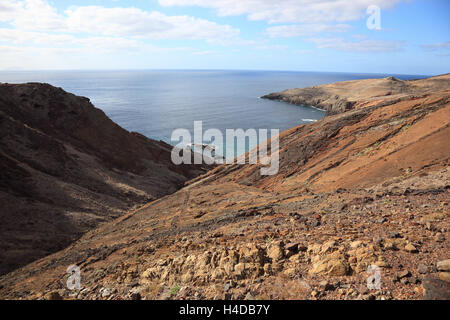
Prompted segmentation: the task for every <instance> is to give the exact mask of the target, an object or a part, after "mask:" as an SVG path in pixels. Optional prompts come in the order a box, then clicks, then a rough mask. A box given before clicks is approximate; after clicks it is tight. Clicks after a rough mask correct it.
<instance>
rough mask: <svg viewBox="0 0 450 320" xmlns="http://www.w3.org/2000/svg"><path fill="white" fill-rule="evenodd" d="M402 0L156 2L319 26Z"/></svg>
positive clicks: (225, 13)
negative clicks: (371, 6) (369, 8)
mask: <svg viewBox="0 0 450 320" xmlns="http://www.w3.org/2000/svg"><path fill="white" fill-rule="evenodd" d="M401 1H405V0H245V1H243V0H159V3H160V4H161V5H163V6H200V7H205V8H213V9H216V10H217V12H218V14H219V15H221V16H237V15H247V17H248V19H249V20H265V21H267V22H269V23H323V22H345V21H354V20H358V19H361V18H362V17H364V16H365V14H366V9H367V7H368V6H369V5H377V6H379V7H380V8H381V9H388V8H391V7H392V6H394V5H395V4H396V3H399V2H401Z"/></svg>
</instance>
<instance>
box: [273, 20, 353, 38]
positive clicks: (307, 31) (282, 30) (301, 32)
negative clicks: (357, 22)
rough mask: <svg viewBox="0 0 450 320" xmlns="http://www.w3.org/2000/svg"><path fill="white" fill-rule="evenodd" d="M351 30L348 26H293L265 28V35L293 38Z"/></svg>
mask: <svg viewBox="0 0 450 320" xmlns="http://www.w3.org/2000/svg"><path fill="white" fill-rule="evenodd" d="M350 28H351V26H349V25H348V24H336V25H330V24H318V23H316V24H294V25H282V26H276V27H270V28H267V30H266V33H267V35H268V36H269V37H271V38H294V37H304V36H311V35H313V34H315V33H327V32H330V33H334V32H345V31H348V30H349V29H350Z"/></svg>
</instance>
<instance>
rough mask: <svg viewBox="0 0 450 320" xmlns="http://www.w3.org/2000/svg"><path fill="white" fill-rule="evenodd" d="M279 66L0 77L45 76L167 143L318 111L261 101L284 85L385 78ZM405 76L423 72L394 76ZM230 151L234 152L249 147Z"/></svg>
mask: <svg viewBox="0 0 450 320" xmlns="http://www.w3.org/2000/svg"><path fill="white" fill-rule="evenodd" d="M387 76H390V75H387V74H355V73H324V72H285V71H240V70H236V71H232V70H230V71H223V70H142V71H0V82H3V83H5V82H7V83H24V82H46V83H50V84H52V85H54V86H57V87H62V88H63V89H64V90H66V91H68V92H71V93H74V94H76V95H81V96H85V97H88V98H90V99H91V101H92V103H93V104H94V105H95V106H96V107H97V108H100V109H102V110H103V111H104V112H105V113H106V114H107V115H108V116H109V117H110V118H111V119H112V120H113V121H115V122H116V123H118V124H119V125H120V126H122V127H124V128H125V129H127V130H129V131H136V132H139V133H141V134H143V135H145V136H147V137H149V138H152V139H156V140H162V141H165V142H167V143H171V144H176V143H177V141H171V135H172V132H173V130H175V129H178V128H186V129H188V130H190V131H191V132H193V124H194V121H200V120H201V121H203V130H207V129H209V128H217V129H219V130H221V131H222V132H223V133H224V134H225V130H226V129H238V128H241V129H244V130H246V129H249V128H254V129H279V130H280V132H281V131H283V130H285V129H288V128H292V127H294V126H297V125H299V124H303V123H309V122H312V121H317V120H320V119H321V118H323V116H324V115H325V113H324V112H323V111H321V110H318V109H315V108H312V107H311V106H296V105H291V104H288V103H282V102H277V101H270V100H264V99H260V97H261V96H263V95H265V94H268V93H271V92H275V91H282V90H284V89H288V88H299V87H307V86H312V85H320V84H325V83H331V82H336V81H345V80H356V79H365V78H381V77H387ZM393 76H395V77H397V78H400V79H403V80H407V79H413V78H423V77H425V76H410V75H393ZM252 147H253V146H252V145H248V144H247V145H246V147H245V150H244V149H241V150H237V155H239V154H242V153H243V152H245V151H248V149H249V148H252Z"/></svg>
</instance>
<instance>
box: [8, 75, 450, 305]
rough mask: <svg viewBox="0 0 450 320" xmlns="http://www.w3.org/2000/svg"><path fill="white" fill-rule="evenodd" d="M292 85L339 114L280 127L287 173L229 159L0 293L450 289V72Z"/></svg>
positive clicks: (314, 295) (374, 293) (172, 294)
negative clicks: (72, 284)
mask: <svg viewBox="0 0 450 320" xmlns="http://www.w3.org/2000/svg"><path fill="white" fill-rule="evenodd" d="M286 92H295V93H296V94H295V95H294V94H289V95H287V94H286ZM305 92H306V93H305ZM389 92H390V93H389ZM387 93H389V94H387ZM316 94H317V95H318V96H316ZM285 96H289V99H290V100H289V102H292V103H299V104H307V105H315V106H318V107H321V108H324V109H327V110H329V113H330V115H329V116H327V117H325V118H324V119H322V120H320V121H318V122H315V123H312V124H307V125H300V126H298V127H295V128H292V129H289V130H287V131H284V132H282V133H281V134H280V170H279V172H278V174H276V175H274V176H260V174H259V172H260V170H259V169H260V165H259V164H257V165H221V166H219V167H217V168H215V169H213V170H211V171H209V172H208V173H206V174H204V175H201V176H198V177H197V178H194V179H192V180H190V181H189V182H188V183H187V185H186V186H185V187H184V188H182V189H180V190H178V191H177V192H175V193H173V194H171V195H168V196H166V197H164V198H161V199H159V200H156V201H153V202H149V203H148V204H147V205H145V206H144V207H142V208H141V209H139V210H136V211H132V212H129V213H128V214H126V215H124V216H122V217H120V218H118V219H116V220H114V221H112V222H109V223H105V224H103V225H101V226H100V227H99V228H97V229H94V230H92V231H90V232H88V233H87V234H86V235H84V236H83V237H82V238H81V239H80V240H78V241H76V242H75V243H73V244H72V245H71V246H70V247H68V248H66V249H65V250H63V251H60V252H57V253H55V254H53V255H52V256H49V257H46V258H43V259H41V260H39V261H36V262H33V263H31V264H29V265H27V266H25V267H23V268H21V269H18V270H15V271H13V272H11V273H9V274H7V275H5V276H3V277H1V278H0V297H2V298H19V299H22V298H23V299H56V298H58V299H60V298H64V299H68V298H76V299H205V298H207V299H214V298H219V299H422V298H424V297H425V298H427V299H449V298H450V287H449V286H450V285H449V280H450V277H449V276H450V260H448V259H449V256H448V253H449V252H450V250H449V249H450V243H449V215H450V213H449V203H448V199H449V192H450V191H449V181H450V170H449V159H450V146H449V143H448V141H449V137H450V75H442V76H438V77H432V78H429V79H424V80H417V81H410V82H403V81H401V82H400V80H397V79H394V78H388V79H373V80H361V81H352V82H343V83H336V84H331V85H325V86H321V87H316V88H313V89H311V88H309V89H293V90H287V91H285V93H283V94H282V95H281V94H279V95H278V97H281V98H277V99H281V100H283V99H284V97H285ZM336 96H337V98H336ZM271 97H273V98H275V95H271ZM322 99H323V100H322ZM319 100H320V101H319ZM347 102H349V103H350V104H347ZM72 264H76V265H77V266H79V267H80V268H81V271H82V279H83V280H82V281H83V282H82V289H81V290H78V291H71V290H68V289H67V288H66V286H65V281H66V275H67V274H66V270H67V267H68V266H69V265H72ZM369 267H370V268H376V270H377V272H379V275H380V277H381V285H380V287H377V286H376V284H375V286H374V287H373V288H369V287H368V286H367V278H368V276H369V275H368V274H367V271H368V269H369ZM371 270H375V269H371Z"/></svg>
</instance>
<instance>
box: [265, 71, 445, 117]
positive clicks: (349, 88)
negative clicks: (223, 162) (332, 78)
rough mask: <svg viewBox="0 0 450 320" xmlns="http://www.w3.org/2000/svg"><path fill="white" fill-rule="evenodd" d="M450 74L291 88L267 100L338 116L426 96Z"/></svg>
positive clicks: (437, 87)
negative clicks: (366, 106) (323, 111)
mask: <svg viewBox="0 0 450 320" xmlns="http://www.w3.org/2000/svg"><path fill="white" fill-rule="evenodd" d="M447 79H448V74H445V75H440V76H436V77H431V78H428V79H419V80H408V81H403V80H400V79H397V78H395V77H387V78H382V79H367V80H352V81H344V82H336V83H331V84H325V85H321V86H314V87H308V88H297V89H288V90H285V91H282V92H275V93H270V94H268V95H265V96H263V97H262V98H263V99H269V100H279V101H283V102H287V103H292V104H296V105H307V106H315V107H317V108H320V109H323V110H326V111H327V114H328V115H331V114H338V113H341V112H345V111H348V110H351V109H355V108H361V107H364V106H365V105H367V104H377V103H379V102H380V101H383V102H385V103H394V102H399V101H401V100H407V99H411V98H412V97H413V96H415V95H423V94H427V93H430V92H433V91H435V90H436V89H439V88H442V87H443V86H445V85H446V83H447Z"/></svg>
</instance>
